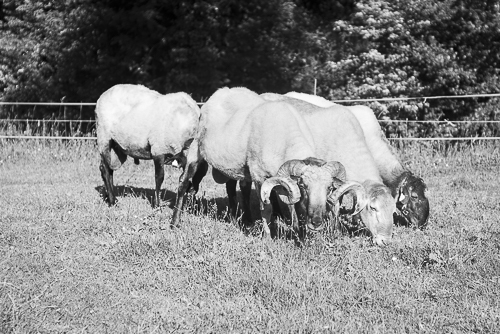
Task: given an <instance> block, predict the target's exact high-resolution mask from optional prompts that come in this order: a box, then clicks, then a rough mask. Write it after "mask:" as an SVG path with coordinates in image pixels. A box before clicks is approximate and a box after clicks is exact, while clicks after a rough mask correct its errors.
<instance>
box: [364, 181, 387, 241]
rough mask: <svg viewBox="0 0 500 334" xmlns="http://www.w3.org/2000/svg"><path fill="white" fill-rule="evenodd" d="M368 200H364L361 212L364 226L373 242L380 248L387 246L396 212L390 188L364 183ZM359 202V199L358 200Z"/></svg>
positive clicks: (371, 182)
mask: <svg viewBox="0 0 500 334" xmlns="http://www.w3.org/2000/svg"><path fill="white" fill-rule="evenodd" d="M363 186H364V188H365V190H366V198H364V199H362V201H363V202H362V203H359V204H358V205H360V206H363V209H362V210H361V212H360V216H361V220H362V222H363V224H364V225H365V226H366V227H367V228H368V230H369V231H370V232H371V234H372V237H373V242H374V243H375V244H377V245H379V246H383V245H384V244H387V243H388V242H389V241H390V240H391V238H392V227H393V221H394V219H393V214H394V212H395V211H396V205H395V203H394V199H393V197H392V196H391V191H390V190H389V188H387V187H386V186H384V185H383V184H381V183H378V182H373V181H365V182H363ZM357 201H358V202H359V199H357Z"/></svg>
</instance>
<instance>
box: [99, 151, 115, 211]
mask: <svg viewBox="0 0 500 334" xmlns="http://www.w3.org/2000/svg"><path fill="white" fill-rule="evenodd" d="M99 169H100V170H101V177H102V180H103V182H104V187H105V188H106V193H107V195H108V204H109V205H114V204H115V202H116V198H115V195H114V192H113V170H112V169H111V168H110V167H109V165H108V163H107V162H106V158H105V157H104V156H103V155H101V165H100V166H99Z"/></svg>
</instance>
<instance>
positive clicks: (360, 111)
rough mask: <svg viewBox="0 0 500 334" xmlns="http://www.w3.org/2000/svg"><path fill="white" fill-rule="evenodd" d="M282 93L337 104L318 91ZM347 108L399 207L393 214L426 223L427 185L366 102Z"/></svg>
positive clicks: (409, 221)
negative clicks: (391, 141) (403, 159)
mask: <svg viewBox="0 0 500 334" xmlns="http://www.w3.org/2000/svg"><path fill="white" fill-rule="evenodd" d="M285 96H288V97H292V98H295V99H300V100H303V101H307V102H309V103H312V104H315V105H317V106H320V107H331V106H333V105H336V104H335V103H333V102H330V101H328V100H326V99H324V98H322V97H320V96H317V95H309V94H304V93H297V92H290V93H286V94H285ZM346 108H347V109H349V110H350V111H351V112H352V114H353V115H354V116H355V117H356V118H357V119H358V121H359V123H360V125H361V128H362V129H363V133H364V135H365V138H366V143H367V145H368V148H369V149H370V152H371V153H372V156H373V158H374V159H375V163H376V164H377V168H378V171H379V173H380V176H381V177H382V180H383V182H384V184H385V185H387V186H388V187H389V188H390V189H391V193H392V196H393V197H394V198H395V199H396V206H397V208H398V210H397V212H396V213H397V217H396V218H397V219H398V220H401V221H402V223H403V224H405V225H413V226H417V227H419V228H422V227H425V226H426V225H427V221H428V218H429V200H428V199H427V197H426V196H425V190H426V189H427V187H426V185H425V183H424V181H423V179H421V178H419V177H417V176H415V175H414V174H413V173H412V172H411V171H409V170H408V169H407V168H405V167H404V166H403V164H402V163H401V161H400V160H399V158H398V157H397V155H396V153H395V151H394V149H393V148H392V147H391V145H390V144H389V141H388V140H387V139H386V137H385V135H384V133H383V131H382V129H381V128H380V124H379V122H378V120H377V118H376V116H375V114H374V113H373V111H372V110H371V109H370V108H368V107H366V106H352V107H346Z"/></svg>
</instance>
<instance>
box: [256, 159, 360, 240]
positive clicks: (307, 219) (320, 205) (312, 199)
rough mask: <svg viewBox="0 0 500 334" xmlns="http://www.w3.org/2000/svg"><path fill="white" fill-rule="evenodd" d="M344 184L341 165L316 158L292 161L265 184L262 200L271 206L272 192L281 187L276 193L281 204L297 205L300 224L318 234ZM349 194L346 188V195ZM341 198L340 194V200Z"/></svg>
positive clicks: (343, 170) (343, 171)
mask: <svg viewBox="0 0 500 334" xmlns="http://www.w3.org/2000/svg"><path fill="white" fill-rule="evenodd" d="M344 181H345V168H344V166H343V165H342V164H341V163H339V162H336V161H331V162H326V161H324V160H320V159H316V158H307V159H304V160H290V161H287V162H285V163H284V164H283V165H282V166H281V167H280V169H279V170H278V173H277V175H276V176H274V177H271V178H269V179H267V180H266V181H265V182H264V183H263V184H262V187H261V199H262V201H263V202H264V203H268V202H269V195H270V193H271V190H272V189H273V188H274V187H276V186H278V185H280V186H281V187H278V188H276V191H277V192H278V194H279V196H280V198H281V200H282V201H283V202H284V203H285V204H288V205H291V204H295V210H296V212H297V215H298V217H299V221H300V222H301V223H305V224H306V225H307V227H308V228H309V229H310V230H313V231H316V230H320V229H321V228H322V227H323V223H324V219H325V218H326V212H327V202H328V201H329V199H330V196H331V195H332V194H333V193H334V191H335V189H337V188H339V187H341V186H342V185H343V184H344ZM350 190H352V189H351V188H349V189H348V188H345V187H344V192H347V191H350ZM341 195H342V194H341V193H337V200H338V198H339V197H340V196H341Z"/></svg>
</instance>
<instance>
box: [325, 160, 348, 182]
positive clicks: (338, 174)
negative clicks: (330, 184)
mask: <svg viewBox="0 0 500 334" xmlns="http://www.w3.org/2000/svg"><path fill="white" fill-rule="evenodd" d="M323 168H325V169H326V170H328V171H329V172H330V174H331V175H332V178H333V180H334V183H335V185H336V186H337V187H338V186H340V185H341V184H337V183H338V180H340V181H341V182H342V183H343V182H345V180H346V172H345V167H344V165H342V164H341V163H340V162H338V161H330V162H328V163H327V164H325V165H324V166H323ZM336 179H337V180H336Z"/></svg>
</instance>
